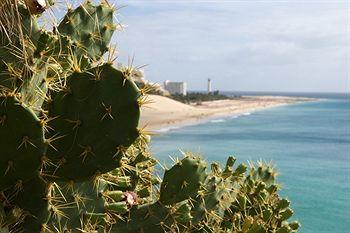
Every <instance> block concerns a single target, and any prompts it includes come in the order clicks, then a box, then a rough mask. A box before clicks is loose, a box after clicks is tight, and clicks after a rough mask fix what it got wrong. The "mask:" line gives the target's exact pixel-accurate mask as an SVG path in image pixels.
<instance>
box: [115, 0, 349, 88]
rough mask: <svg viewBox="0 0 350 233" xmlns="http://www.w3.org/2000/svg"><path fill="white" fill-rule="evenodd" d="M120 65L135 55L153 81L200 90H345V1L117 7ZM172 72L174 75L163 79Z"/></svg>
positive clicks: (132, 3) (145, 3)
mask: <svg viewBox="0 0 350 233" xmlns="http://www.w3.org/2000/svg"><path fill="white" fill-rule="evenodd" d="M119 5H129V6H128V7H126V8H123V9H121V10H120V11H121V13H120V17H119V18H120V20H121V21H122V23H124V24H127V25H128V27H127V28H126V30H125V31H124V32H122V33H119V34H117V36H116V40H115V41H117V42H118V45H119V48H120V58H121V60H124V61H125V60H126V58H127V57H128V56H132V55H133V54H135V56H136V62H137V63H138V64H150V65H149V66H148V67H147V70H146V72H147V76H148V78H150V79H151V80H153V81H158V82H161V81H163V80H164V79H173V80H187V81H188V82H189V86H190V88H192V89H200V88H204V82H205V79H206V78H207V77H208V76H210V77H212V79H213V81H214V82H215V84H216V87H217V88H220V89H226V90H229V89H234V90H237V89H238V90H239V89H240V90H281V91H343V92H344V91H349V92H350V86H349V69H350V68H349V65H350V61H349V53H350V51H349V50H350V45H349V41H350V34H349V27H350V26H349V22H350V13H349V11H350V9H349V8H350V7H349V3H347V2H345V1H343V2H342V1H333V2H320V1H298V2H293V1H290V2H287V1H278V2H277V1H276V2H273V1H271V2H267V1H259V2H258V1H254V2H251V1H250V2H242V1H191V2H190V3H189V1H126V0H125V1H119ZM169 70H172V72H170V73H169V72H168V71H169Z"/></svg>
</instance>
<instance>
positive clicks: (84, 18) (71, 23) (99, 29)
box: [57, 1, 115, 61]
mask: <svg viewBox="0 0 350 233" xmlns="http://www.w3.org/2000/svg"><path fill="white" fill-rule="evenodd" d="M113 12H114V9H113V8H112V7H110V6H108V4H100V5H98V6H94V5H93V4H91V3H90V2H88V1H87V2H86V3H84V4H83V5H81V6H79V7H78V8H76V9H75V10H69V11H68V12H67V14H66V16H65V17H64V18H63V20H62V21H61V23H60V24H59V26H58V28H57V29H58V31H59V33H61V34H63V35H66V36H69V37H70V38H71V39H72V41H73V42H74V43H75V45H76V48H77V59H78V61H79V60H81V59H82V57H83V56H86V55H87V56H88V57H89V58H90V59H91V60H93V61H96V60H99V59H100V58H101V56H102V55H103V54H104V53H105V52H106V51H107V50H108V48H107V46H108V44H109V42H110V40H111V38H112V35H113V32H114V30H115V25H114V24H113Z"/></svg>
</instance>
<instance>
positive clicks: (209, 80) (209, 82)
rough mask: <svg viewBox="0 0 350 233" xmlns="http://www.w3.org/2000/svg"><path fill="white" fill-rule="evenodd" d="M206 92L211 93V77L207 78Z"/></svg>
mask: <svg viewBox="0 0 350 233" xmlns="http://www.w3.org/2000/svg"><path fill="white" fill-rule="evenodd" d="M207 91H208V93H211V79H210V78H208V90H207Z"/></svg>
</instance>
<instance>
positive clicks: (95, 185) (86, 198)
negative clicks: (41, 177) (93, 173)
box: [48, 179, 108, 232]
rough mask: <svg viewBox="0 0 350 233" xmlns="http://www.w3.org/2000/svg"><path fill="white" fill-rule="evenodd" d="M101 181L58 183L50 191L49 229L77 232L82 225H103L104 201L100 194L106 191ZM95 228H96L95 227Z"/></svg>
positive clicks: (104, 215)
mask: <svg viewBox="0 0 350 233" xmlns="http://www.w3.org/2000/svg"><path fill="white" fill-rule="evenodd" d="M107 185H108V184H107V183H106V182H105V181H103V180H102V179H98V180H95V181H86V182H77V183H74V182H71V183H64V182H59V183H57V186H56V187H55V188H54V189H53V190H52V194H51V195H52V197H53V198H52V202H51V206H52V207H51V212H52V213H51V216H52V217H51V219H50V221H49V223H48V227H49V228H50V229H57V228H59V227H61V228H62V230H63V231H64V230H66V231H73V232H78V231H77V229H83V227H84V224H87V222H90V223H92V224H96V223H98V225H99V224H102V225H104V223H105V220H106V218H105V217H106V213H105V205H106V202H105V199H104V198H103V196H102V193H103V192H104V191H105V190H106V189H107ZM96 227H97V226H96Z"/></svg>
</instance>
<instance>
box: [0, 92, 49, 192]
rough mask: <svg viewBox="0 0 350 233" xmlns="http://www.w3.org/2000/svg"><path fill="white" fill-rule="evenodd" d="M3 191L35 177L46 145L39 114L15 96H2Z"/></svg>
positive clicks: (0, 171) (0, 181)
mask: <svg viewBox="0 0 350 233" xmlns="http://www.w3.org/2000/svg"><path fill="white" fill-rule="evenodd" d="M0 138H1V140H0V148H1V149H2V151H1V156H0V176H1V179H0V190H4V189H6V188H8V187H10V186H11V185H14V184H16V183H21V182H25V181H27V180H29V179H31V178H32V177H34V176H35V175H36V174H37V173H38V170H39V168H40V165H41V158H42V156H43V155H44V154H45V149H46V144H45V139H44V131H43V127H42V126H41V124H40V120H39V119H38V118H37V117H36V116H35V114H34V113H33V112H32V111H31V110H30V109H28V108H27V107H25V106H24V105H22V104H21V102H19V101H18V100H17V99H16V97H14V96H12V95H8V96H0Z"/></svg>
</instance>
